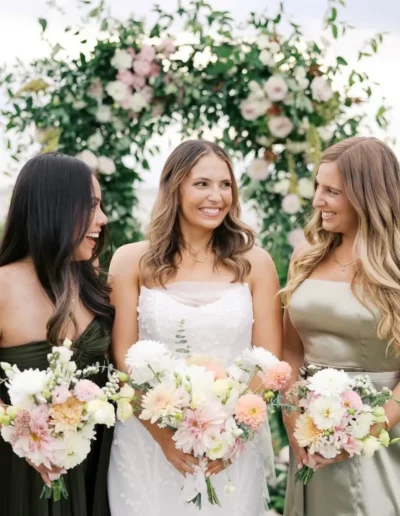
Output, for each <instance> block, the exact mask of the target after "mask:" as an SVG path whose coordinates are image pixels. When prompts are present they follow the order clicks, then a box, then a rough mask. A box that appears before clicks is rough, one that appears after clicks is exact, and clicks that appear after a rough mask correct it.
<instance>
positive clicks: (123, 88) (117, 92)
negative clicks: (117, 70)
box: [106, 81, 130, 102]
mask: <svg viewBox="0 0 400 516" xmlns="http://www.w3.org/2000/svg"><path fill="white" fill-rule="evenodd" d="M106 92H107V93H108V94H109V95H110V97H111V98H112V99H114V100H115V101H116V102H121V101H122V100H124V99H126V98H127V97H128V96H129V94H130V90H129V88H128V86H127V85H126V84H125V83H123V82H122V81H111V82H109V83H108V84H107V86H106Z"/></svg>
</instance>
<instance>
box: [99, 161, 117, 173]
mask: <svg viewBox="0 0 400 516" xmlns="http://www.w3.org/2000/svg"><path fill="white" fill-rule="evenodd" d="M97 169H98V171H99V172H100V173H101V174H105V175H106V176H110V175H111V174H114V172H115V170H116V168H115V163H114V161H113V160H112V159H111V158H106V157H105V156H102V157H101V158H99V160H98V164H97Z"/></svg>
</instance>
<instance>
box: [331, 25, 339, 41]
mask: <svg viewBox="0 0 400 516" xmlns="http://www.w3.org/2000/svg"><path fill="white" fill-rule="evenodd" d="M331 29H332V36H333V37H334V38H335V39H337V37H338V28H337V25H331Z"/></svg>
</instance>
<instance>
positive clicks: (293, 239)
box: [287, 228, 306, 249]
mask: <svg viewBox="0 0 400 516" xmlns="http://www.w3.org/2000/svg"><path fill="white" fill-rule="evenodd" d="M287 239H288V242H289V244H290V245H291V246H292V247H293V249H294V248H295V247H297V246H298V245H299V244H302V243H303V242H305V240H306V237H305V236H304V231H303V230H302V229H300V228H296V229H292V231H290V233H289V234H288V237H287Z"/></svg>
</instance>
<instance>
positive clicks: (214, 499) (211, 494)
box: [206, 477, 221, 507]
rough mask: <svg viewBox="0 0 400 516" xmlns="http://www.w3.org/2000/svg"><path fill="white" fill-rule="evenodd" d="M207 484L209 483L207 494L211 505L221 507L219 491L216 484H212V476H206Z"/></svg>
mask: <svg viewBox="0 0 400 516" xmlns="http://www.w3.org/2000/svg"><path fill="white" fill-rule="evenodd" d="M206 484H207V494H208V501H209V502H210V504H211V505H219V506H220V507H221V502H220V501H219V499H218V496H217V492H216V491H215V489H214V486H213V485H212V482H211V478H210V477H207V478H206Z"/></svg>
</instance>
